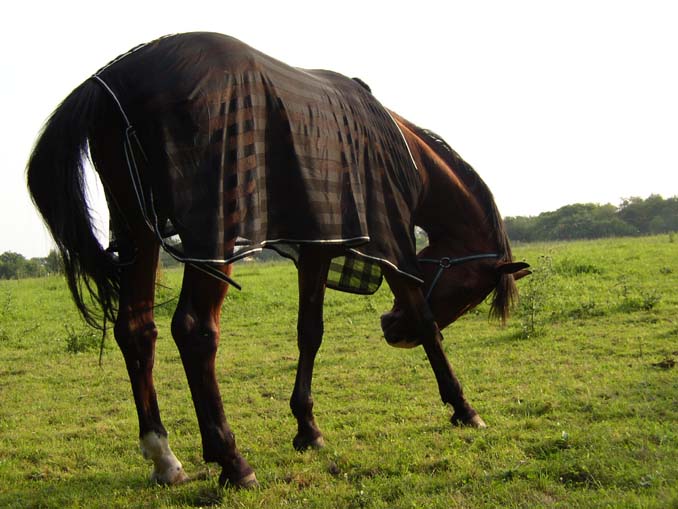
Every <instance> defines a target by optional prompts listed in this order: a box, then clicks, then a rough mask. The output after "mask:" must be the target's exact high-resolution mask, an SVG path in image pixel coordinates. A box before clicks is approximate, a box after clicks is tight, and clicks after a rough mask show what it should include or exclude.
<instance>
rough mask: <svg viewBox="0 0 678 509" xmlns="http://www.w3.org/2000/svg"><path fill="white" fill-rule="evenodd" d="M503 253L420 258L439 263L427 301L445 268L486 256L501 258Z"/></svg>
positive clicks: (420, 259) (424, 261) (427, 293)
mask: <svg viewBox="0 0 678 509" xmlns="http://www.w3.org/2000/svg"><path fill="white" fill-rule="evenodd" d="M500 256H501V255H499V254H497V253H485V254H476V255H469V256H460V257H459V258H450V257H448V256H444V257H443V258H440V259H435V258H419V260H418V261H419V262H420V263H436V264H438V272H436V275H435V276H434V277H433V281H432V282H431V286H429V288H428V292H426V302H428V299H429V297H431V293H432V292H433V288H435V286H436V283H438V279H440V276H441V275H442V274H443V270H445V269H449V268H450V267H454V266H455V265H461V264H462V263H466V262H472V261H475V260H483V259H485V258H499V257H500Z"/></svg>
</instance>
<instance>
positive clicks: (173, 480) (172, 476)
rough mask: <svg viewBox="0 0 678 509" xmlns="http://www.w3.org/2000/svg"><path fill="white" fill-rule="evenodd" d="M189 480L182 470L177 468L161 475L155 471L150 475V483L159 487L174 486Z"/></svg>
mask: <svg viewBox="0 0 678 509" xmlns="http://www.w3.org/2000/svg"><path fill="white" fill-rule="evenodd" d="M190 480H191V479H190V477H188V476H187V475H186V472H184V469H183V468H181V467H179V468H178V469H177V470H175V471H173V472H164V473H162V474H160V473H158V471H157V470H153V473H152V474H151V482H154V483H156V484H159V485H160V486H176V485H178V484H184V483H187V482H189V481H190Z"/></svg>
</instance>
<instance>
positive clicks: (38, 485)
mask: <svg viewBox="0 0 678 509" xmlns="http://www.w3.org/2000/svg"><path fill="white" fill-rule="evenodd" d="M223 499H224V490H223V489H221V488H220V487H219V486H218V483H217V478H216V477H214V478H209V479H206V480H197V481H194V482H190V483H186V484H184V485H181V486H172V487H164V486H158V485H156V484H154V483H152V482H151V481H150V480H148V478H145V477H140V476H139V475H137V474H136V473H130V474H121V473H97V474H92V475H74V476H72V477H69V478H65V479H44V478H40V477H35V476H33V477H28V478H26V479H25V481H23V482H21V483H19V484H17V485H15V486H14V487H13V488H12V487H10V488H9V489H8V490H7V491H3V493H1V494H0V507H3V508H33V507H36V508H37V507H40V508H59V509H61V508H64V507H87V508H111V507H129V508H132V507H133V508H143V507H159V506H163V507H164V506H167V505H169V506H177V505H179V506H181V505H184V506H190V507H212V506H218V505H221V503H222V502H223Z"/></svg>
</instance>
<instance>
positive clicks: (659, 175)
mask: <svg viewBox="0 0 678 509" xmlns="http://www.w3.org/2000/svg"><path fill="white" fill-rule="evenodd" d="M676 26H678V2H674V1H672V0H666V1H657V0H639V1H634V2H629V1H624V0H616V1H608V0H586V1H580V0H568V1H549V0H513V1H510V2H508V1H505V0H479V1H473V2H469V1H457V0H445V1H425V0H421V1H419V2H412V1H407V2H401V1H398V0H390V1H388V2H386V1H369V0H361V1H355V0H341V1H337V0H335V1H332V2H326V1H323V0H314V1H295V0H285V1H263V0H247V1H239V2H233V1H229V0H219V1H204V0H190V1H187V0H182V1H181V2H178V1H175V0H164V1H160V2H156V1H145V2H142V1H141V0H133V1H129V0H117V1H115V2H96V1H94V0H87V1H79V0H73V1H69V0H59V1H57V2H46V1H45V2H37V1H32V0H24V1H22V2H17V3H16V4H15V5H14V6H13V8H12V10H6V12H5V13H4V14H3V16H2V19H1V20H0V48H1V49H0V51H1V52H2V53H1V55H2V59H1V62H2V63H1V65H0V75H1V79H0V101H1V104H2V110H1V111H2V122H0V140H2V141H1V142H0V175H1V177H0V252H4V251H15V252H19V253H21V254H23V255H24V256H26V257H33V256H46V254H47V253H48V251H49V250H50V249H51V248H52V247H53V244H52V242H51V239H50V237H49V235H48V233H47V231H46V229H45V227H44V226H43V224H42V221H41V219H40V218H39V216H38V214H37V212H36V211H35V208H34V207H33V204H32V203H31V201H30V198H29V196H28V192H27V191H26V185H25V166H26V161H27V159H28V156H29V154H30V150H31V147H32V146H33V143H34V142H35V139H36V136H37V135H38V133H39V131H40V128H41V126H42V124H43V123H44V121H45V120H46V118H47V117H48V116H49V114H50V113H51V112H52V110H53V109H54V108H55V107H56V106H57V105H58V104H59V102H60V101H61V100H62V99H63V98H64V97H65V96H66V95H67V94H68V93H69V92H70V91H71V90H72V89H73V88H75V87H76V86H78V85H79V84H80V83H81V82H82V81H84V80H85V79H87V78H88V77H89V76H90V75H91V74H92V73H93V72H95V71H96V70H97V69H98V68H100V67H101V66H103V65H104V64H105V63H107V62H108V61H110V60H111V59H113V58H114V57H116V56H117V55H119V54H121V53H124V52H125V51H127V50H128V49H130V48H131V47H133V46H136V45H137V44H139V43H142V42H146V41H149V40H152V39H155V38H156V37H159V36H161V35H165V34H168V33H177V32H188V31H214V32H221V33H225V34H228V35H232V36H234V37H237V38H238V39H240V40H242V41H244V42H246V43H247V44H249V45H251V46H253V47H255V48H257V49H259V50H261V51H263V52H265V53H268V54H269V55H271V56H273V57H275V58H277V59H279V60H283V61H284V62H286V63H288V64H291V65H294V66H297V67H305V68H325V69H331V70H334V71H338V72H341V73H343V74H346V75H348V76H352V77H353V76H358V77H360V78H362V79H363V80H364V81H365V82H367V83H368V84H369V85H370V86H371V88H372V91H373V93H374V95H375V96H376V97H377V98H378V99H379V100H380V101H381V102H382V103H383V104H384V105H385V106H386V107H388V108H390V109H392V110H394V111H396V112H398V113H399V114H401V115H402V116H404V117H406V118H408V119H409V120H411V121H413V122H415V123H416V124H418V125H420V126H422V127H426V128H430V129H432V130H434V131H436V132H437V133H438V134H440V135H441V136H443V138H445V139H446V140H447V142H448V143H449V144H450V145H451V146H452V147H453V148H454V149H455V150H457V152H459V153H460V154H461V155H462V157H464V159H466V161H468V162H469V163H470V164H471V165H473V166H474V168H475V169H476V170H477V171H478V173H479V174H480V175H481V176H482V178H483V179H484V180H485V181H486V183H487V184H488V185H489V187H490V189H491V190H492V192H493V193H494V196H495V199H496V201H497V204H498V207H499V210H500V211H501V212H502V214H503V215H504V216H516V215H537V214H539V213H541V212H544V211H549V210H555V209H557V208H559V207H561V206H563V205H567V204H570V203H589V202H593V203H612V204H615V205H617V204H619V203H620V201H621V199H622V198H626V197H630V196H640V197H643V198H646V197H647V196H649V195H650V194H653V193H655V194H661V195H662V196H664V197H665V198H668V197H670V196H675V195H678V64H677V63H678V30H676ZM91 189H92V191H91V206H92V208H93V210H94V213H95V216H97V217H98V218H99V221H100V222H101V224H102V226H101V229H102V230H104V235H105V224H106V218H107V212H106V210H105V204H104V201H103V198H102V193H101V190H100V189H98V188H97V185H96V181H95V179H92V184H91Z"/></svg>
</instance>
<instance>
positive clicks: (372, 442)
mask: <svg viewBox="0 0 678 509" xmlns="http://www.w3.org/2000/svg"><path fill="white" fill-rule="evenodd" d="M514 251H515V254H516V257H517V258H518V259H524V260H526V261H528V262H529V263H531V264H532V265H533V267H534V269H535V274H534V275H533V276H531V277H530V278H527V279H524V280H522V281H520V283H519V286H520V288H521V291H522V294H523V300H522V304H521V308H520V309H519V310H518V311H517V312H516V313H515V314H514V317H513V319H512V321H511V322H510V324H509V325H508V326H507V327H505V328H501V327H500V326H499V325H498V324H495V323H492V322H488V319H487V306H486V305H483V306H482V307H481V308H480V309H478V310H477V311H475V312H473V313H471V314H469V315H468V316H466V317H463V318H462V319H461V320H460V321H459V322H458V323H456V324H454V325H452V326H451V327H450V328H448V329H447V330H446V331H445V333H444V334H445V337H446V340H445V348H446V351H447V352H448V355H449V356H450V359H451V361H452V363H453V365H454V366H455V368H456V370H457V374H458V375H459V377H460V379H461V381H462V383H463V384H464V388H465V391H466V394H467V396H468V398H469V400H470V401H471V403H472V404H473V405H474V406H475V408H476V409H477V410H478V411H479V412H480V413H481V415H482V416H483V418H484V419H485V421H486V422H487V423H488V425H489V428H488V429H486V430H480V431H479V430H473V429H464V428H453V427H452V426H451V425H450V424H449V416H450V411H449V409H447V408H445V407H444V406H443V405H442V404H441V403H440V400H439V396H438V393H437V387H436V383H435V380H434V377H433V374H432V372H431V369H430V367H429V366H428V363H427V361H426V357H425V354H424V352H423V351H422V350H421V349H414V350H407V351H403V350H397V349H392V348H389V347H388V346H387V345H386V343H385V341H384V340H383V338H382V336H381V330H380V328H379V315H380V313H381V312H383V311H385V310H387V309H388V308H389V307H390V305H391V295H390V292H389V290H388V288H386V287H385V286H384V287H382V289H381V290H380V291H379V292H378V293H377V294H376V295H374V296H370V297H357V296H352V295H346V294H340V293H337V292H329V293H328V297H327V303H326V307H325V330H326V333H325V340H324V343H323V347H322V349H321V351H320V355H319V358H318V361H317V369H316V376H315V379H314V394H315V400H316V407H315V409H316V416H317V419H318V422H319V424H320V427H321V429H322V430H323V431H324V433H325V439H326V442H327V447H326V448H325V449H323V450H321V451H309V452H306V453H297V452H295V451H294V450H293V448H292V445H291V442H292V438H293V436H294V433H295V430H296V426H295V423H294V420H293V418H292V416H291V414H290V411H289V407H288V399H289V395H290V393H291V390H292V386H293V383H294V370H295V365H296V356H297V352H296V341H295V330H296V323H295V316H296V273H295V269H294V267H293V265H292V264H290V263H286V262H285V263H276V264H242V265H239V266H237V267H236V271H235V273H236V276H237V279H238V280H239V281H240V282H241V283H242V284H243V285H244V290H243V291H242V292H237V291H233V292H232V293H231V294H230V295H229V297H228V298H227V301H226V302H225V305H224V312H223V315H222V316H223V319H222V342H221V347H220V351H219V359H218V375H219V379H220V383H221V388H222V395H223V398H224V404H225V408H226V412H227V415H228V418H229V420H230V423H231V425H232V427H233V429H234V431H235V433H236V435H237V438H238V441H239V446H240V448H241V450H242V451H243V453H244V454H245V455H246V457H247V458H248V460H249V461H250V463H251V464H252V466H253V467H254V468H255V469H256V470H257V475H258V478H259V481H260V483H261V487H260V489H258V490H254V491H234V490H228V489H227V490H221V489H219V487H218V483H217V479H218V475H219V470H218V469H217V468H216V467H215V466H211V467H210V468H209V469H207V467H206V466H205V465H204V464H203V462H202V460H201V452H200V451H201V448H200V437H199V434H198V430H197V422H196V418H195V415H194V413H193V409H192V404H191V401H190V397H189V391H188V388H187V385H186V382H185V376H184V374H183V371H182V367H181V363H180V360H179V355H178V353H177V350H176V348H175V346H174V343H173V341H172V339H171V337H170V334H169V321H170V317H171V313H172V308H173V306H172V304H171V303H170V304H169V305H165V306H161V307H160V308H158V311H157V322H158V328H159V330H160V339H159V341H158V355H157V361H156V384H157V390H158V396H159V402H160V407H161V411H162V412H163V418H164V422H165V425H166V426H167V428H168V430H169V431H170V440H171V444H172V447H173V449H174V451H175V453H177V456H178V457H179V459H180V460H181V461H182V462H183V463H184V467H185V468H186V470H187V472H188V473H189V474H197V473H200V472H202V473H206V475H205V476H203V478H202V479H201V480H198V481H195V482H193V483H189V484H186V485H183V486H179V487H173V488H163V487H158V486H155V485H152V484H151V483H150V482H149V481H148V474H149V473H150V465H149V464H147V463H146V462H145V461H144V460H143V459H142V457H141V454H140V453H139V451H138V446H137V433H138V431H137V423H136V413H135V410H134V404H133V401H132V398H131V390H130V388H129V383H128V380H127V375H126V371H125V368H124V365H123V360H122V356H121V354H120V353H119V352H118V350H117V347H116V346H115V344H114V341H113V339H112V337H109V338H108V339H107V342H106V344H105V348H104V350H103V359H102V362H103V364H102V366H101V367H100V366H99V340H100V338H99V336H98V334H97V333H95V332H93V331H90V330H88V329H87V328H86V327H85V326H84V324H83V322H82V321H81V320H80V319H79V318H78V316H77V315H76V312H75V309H74V306H73V305H72V304H71V302H70V300H69V297H68V295H67V291H66V288H65V284H64V282H63V281H62V280H61V279H59V278H46V279H34V280H19V281H3V282H1V283H0V507H54V508H63V507H83V508H85V507H86V508H93V507H122V508H138V507H207V506H217V507H218V506H223V507H252V508H254V507H264V508H268V507H304V508H306V507H338V508H343V507H347V508H348V507H374V508H392V507H393V508H406V507H407V508H413V507H440V508H448V507H468V508H480V507H586V508H589V507H592V508H594V507H657V508H665V507H678V377H677V373H678V368H675V367H674V364H675V361H676V360H678V291H677V289H678V242H674V239H673V237H669V236H666V235H664V236H658V237H650V238H640V239H627V238H623V239H613V240H601V241H592V242H573V243H557V244H529V245H518V246H515V247H514ZM179 282H180V272H178V271H174V270H171V271H170V270H168V271H166V272H164V273H163V274H162V283H163V287H162V288H159V289H158V293H159V295H158V301H159V302H165V301H167V300H171V299H172V298H173V297H175V296H176V295H177V293H178V285H179Z"/></svg>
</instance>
